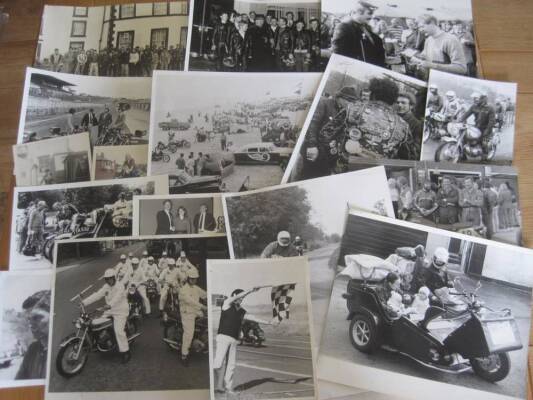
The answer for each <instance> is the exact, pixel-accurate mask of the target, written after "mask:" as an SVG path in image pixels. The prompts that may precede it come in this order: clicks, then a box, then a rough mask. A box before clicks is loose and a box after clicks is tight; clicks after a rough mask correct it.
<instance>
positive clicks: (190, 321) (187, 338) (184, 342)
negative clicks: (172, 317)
mask: <svg viewBox="0 0 533 400" xmlns="http://www.w3.org/2000/svg"><path fill="white" fill-rule="evenodd" d="M195 322H196V314H194V313H181V325H182V327H183V336H182V338H181V355H183V356H185V357H186V356H188V355H189V350H190V348H191V343H192V339H193V337H194V324H195Z"/></svg>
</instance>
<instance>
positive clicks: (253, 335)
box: [240, 319, 265, 347]
mask: <svg viewBox="0 0 533 400" xmlns="http://www.w3.org/2000/svg"><path fill="white" fill-rule="evenodd" d="M240 340H241V345H243V344H245V343H246V344H250V345H252V346H254V347H262V346H263V342H264V341H265V331H264V330H263V329H262V328H261V327H260V326H259V323H257V322H255V321H251V320H249V319H244V321H242V327H241V338H240Z"/></svg>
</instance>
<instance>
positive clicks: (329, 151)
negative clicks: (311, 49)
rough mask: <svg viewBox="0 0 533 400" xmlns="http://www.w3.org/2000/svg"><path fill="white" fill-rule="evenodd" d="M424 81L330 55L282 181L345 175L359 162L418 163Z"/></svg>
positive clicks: (424, 101)
mask: <svg viewBox="0 0 533 400" xmlns="http://www.w3.org/2000/svg"><path fill="white" fill-rule="evenodd" d="M426 88H427V85H426V83H425V82H422V81H419V80H416V79H414V78H411V77H408V76H405V75H402V74H399V73H397V72H393V71H390V70H387V69H385V68H380V67H377V66H375V65H371V64H366V63H363V62H361V61H357V60H354V59H352V58H347V57H344V56H339V55H336V54H334V55H332V56H331V59H330V62H329V64H328V67H327V68H326V72H325V73H324V75H323V77H322V81H321V82H320V86H319V88H318V91H317V94H316V96H315V99H314V100H313V104H312V105H311V109H310V110H309V113H308V114H307V119H306V121H305V124H304V126H303V128H302V134H301V135H300V137H299V140H298V143H297V145H296V148H295V151H294V153H293V156H292V158H291V160H290V162H289V166H288V167H287V169H286V171H285V174H284V177H283V182H287V181H299V180H303V179H310V178H317V177H320V176H327V175H331V174H337V173H342V172H346V171H347V170H348V169H349V165H350V163H351V162H353V161H357V160H359V159H382V158H387V159H401V160H419V159H420V147H421V144H422V130H423V119H424V108H425V104H426Z"/></svg>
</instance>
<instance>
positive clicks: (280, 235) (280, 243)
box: [278, 231, 291, 247]
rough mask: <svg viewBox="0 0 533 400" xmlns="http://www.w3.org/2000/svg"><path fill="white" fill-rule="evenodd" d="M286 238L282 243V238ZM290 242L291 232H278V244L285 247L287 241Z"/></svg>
mask: <svg viewBox="0 0 533 400" xmlns="http://www.w3.org/2000/svg"><path fill="white" fill-rule="evenodd" d="M284 239H286V240H287V242H286V243H284V242H283V240H284ZM290 242H291V234H290V233H289V232H287V231H280V232H279V233H278V244H279V245H280V246H283V247H286V246H288V245H289V243H290Z"/></svg>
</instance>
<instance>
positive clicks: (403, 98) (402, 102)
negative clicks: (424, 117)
mask: <svg viewBox="0 0 533 400" xmlns="http://www.w3.org/2000/svg"><path fill="white" fill-rule="evenodd" d="M415 106H416V99H415V96H413V95H412V94H411V93H409V92H403V93H400V94H399V95H398V98H397V99H396V112H397V113H398V115H399V116H400V117H402V119H403V120H404V121H405V122H407V125H409V130H410V131H411V136H412V137H413V146H410V148H409V149H406V146H402V149H401V150H399V151H398V157H399V158H400V159H404V160H406V159H407V160H418V159H419V158H420V144H421V143H422V130H423V128H424V124H423V123H422V121H420V120H419V119H418V118H417V117H415V114H413V110H414V108H415ZM406 150H408V152H409V153H411V154H406V153H407V151H406Z"/></svg>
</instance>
